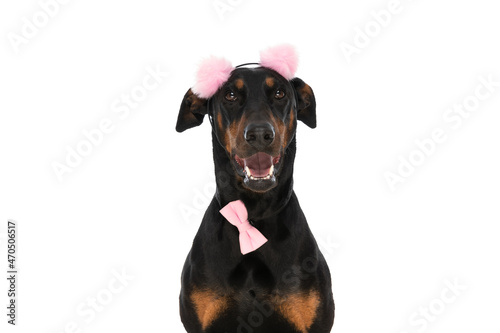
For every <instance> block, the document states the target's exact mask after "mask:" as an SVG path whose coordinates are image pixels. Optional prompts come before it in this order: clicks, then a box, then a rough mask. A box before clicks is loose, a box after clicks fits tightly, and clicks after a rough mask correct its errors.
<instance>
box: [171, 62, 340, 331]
mask: <svg viewBox="0 0 500 333" xmlns="http://www.w3.org/2000/svg"><path fill="white" fill-rule="evenodd" d="M205 115H208V117H209V118H210V121H211V125H212V141H213V155H214V162H215V175H216V184H217V190H216V193H215V196H214V198H213V200H212V202H211V203H210V205H209V207H208V209H207V211H206V212H205V216H204V217H203V220H202V222H201V226H200V229H199V231H198V233H197V234H196V237H195V239H194V242H193V246H192V249H191V251H190V253H189V254H188V256H187V259H186V262H185V265H184V269H183V272H182V279H181V280H182V289H181V293H180V315H181V319H182V322H183V324H184V327H185V328H186V331H187V332H189V333H201V332H206V333H208V332H210V333H233V332H234V333H258V332H266V333H327V332H330V331H331V328H332V325H333V319H334V310H335V307H334V302H333V296H332V287H331V278H330V272H329V269H328V266H327V263H326V261H325V259H324V257H323V255H322V254H321V252H320V250H319V248H318V245H317V243H316V241H315V239H314V236H313V235H312V233H311V230H310V229H309V226H308V224H307V221H306V218H305V216H304V214H303V212H302V210H301V208H300V206H299V202H298V200H297V197H296V195H295V193H294V191H293V177H292V174H293V164H294V159H295V150H296V144H295V133H296V127H297V121H298V120H300V121H302V122H304V123H305V124H306V125H307V126H309V127H311V128H315V127H316V100H315V97H314V94H313V91H312V89H311V88H310V87H309V86H308V85H307V84H305V83H304V82H303V81H302V80H301V79H299V78H294V79H292V80H290V81H288V80H286V79H285V78H284V77H283V76H281V75H280V74H278V73H277V72H275V71H274V70H272V69H269V68H265V67H252V68H249V67H242V68H236V69H235V70H234V71H233V72H232V73H231V76H230V77H229V80H228V81H227V82H226V83H225V84H224V85H223V86H222V87H220V88H219V90H218V91H217V92H216V93H215V95H214V96H212V97H211V98H208V99H203V98H200V97H198V96H197V95H195V94H194V93H193V92H192V90H191V89H189V90H188V92H187V93H186V95H185V96H184V99H183V101H182V104H181V107H180V112H179V116H178V120H177V126H176V129H177V131H178V132H182V131H184V130H186V129H189V128H192V127H194V126H198V125H200V124H201V123H202V122H203V119H204V117H205ZM234 200H241V201H242V202H243V203H244V205H245V206H246V208H247V210H248V219H249V221H250V222H251V223H252V225H253V226H255V228H257V229H258V230H259V231H260V232H261V233H262V234H263V235H264V236H265V237H266V238H267V239H268V242H267V243H265V244H264V245H263V246H262V247H260V248H259V249H257V250H256V251H254V252H251V253H248V254H246V255H242V254H241V252H240V248H239V243H238V240H239V238H238V237H239V234H238V229H237V228H235V227H234V226H233V225H231V224H230V223H229V222H228V221H227V220H226V219H225V218H224V217H223V216H222V215H221V214H220V212H219V210H220V209H221V208H222V207H224V206H225V205H227V204H228V203H229V202H231V201H234Z"/></svg>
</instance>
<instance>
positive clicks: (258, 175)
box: [235, 152, 280, 192]
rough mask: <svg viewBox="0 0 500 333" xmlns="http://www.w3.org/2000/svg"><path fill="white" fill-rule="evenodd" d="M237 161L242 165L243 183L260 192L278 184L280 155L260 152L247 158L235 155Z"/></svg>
mask: <svg viewBox="0 0 500 333" xmlns="http://www.w3.org/2000/svg"><path fill="white" fill-rule="evenodd" d="M235 160H236V163H237V164H238V165H239V166H240V167H241V170H242V172H243V175H244V177H245V179H244V181H243V183H244V184H245V185H246V186H247V187H249V188H250V189H252V190H254V191H258V192H262V191H267V190H269V189H271V188H272V187H274V186H275V184H276V171H277V166H278V163H279V161H280V155H278V156H271V155H269V154H266V153H263V152H259V153H256V154H253V155H252V156H249V157H247V158H240V157H239V156H238V155H235Z"/></svg>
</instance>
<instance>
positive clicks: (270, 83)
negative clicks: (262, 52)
mask: <svg viewBox="0 0 500 333" xmlns="http://www.w3.org/2000/svg"><path fill="white" fill-rule="evenodd" d="M266 84H267V86H268V87H269V88H272V87H273V86H274V79H273V78H272V77H270V76H268V77H266Z"/></svg>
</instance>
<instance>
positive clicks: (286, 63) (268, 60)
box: [260, 44, 299, 80]
mask: <svg viewBox="0 0 500 333" xmlns="http://www.w3.org/2000/svg"><path fill="white" fill-rule="evenodd" d="M260 64H261V65H262V66H263V67H267V68H271V69H273V70H275V71H276V72H278V73H279V74H281V76H283V77H284V78H285V79H287V80H291V79H293V78H294V77H295V72H296V71H297V67H298V66H299V56H298V55H297V52H296V51H295V48H294V47H293V46H292V45H289V44H283V45H278V46H274V47H270V48H268V49H266V50H263V51H261V52H260Z"/></svg>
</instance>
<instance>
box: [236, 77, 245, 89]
mask: <svg viewBox="0 0 500 333" xmlns="http://www.w3.org/2000/svg"><path fill="white" fill-rule="evenodd" d="M234 85H235V86H236V88H238V89H243V86H244V85H245V82H244V81H243V79H236V81H235V82H234Z"/></svg>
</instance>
